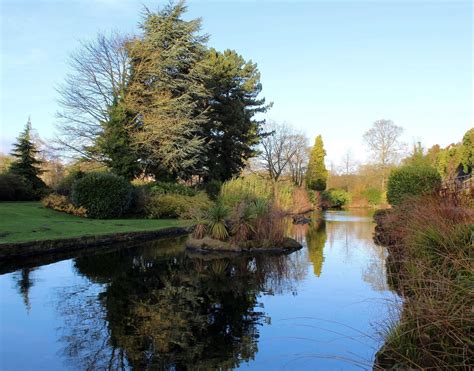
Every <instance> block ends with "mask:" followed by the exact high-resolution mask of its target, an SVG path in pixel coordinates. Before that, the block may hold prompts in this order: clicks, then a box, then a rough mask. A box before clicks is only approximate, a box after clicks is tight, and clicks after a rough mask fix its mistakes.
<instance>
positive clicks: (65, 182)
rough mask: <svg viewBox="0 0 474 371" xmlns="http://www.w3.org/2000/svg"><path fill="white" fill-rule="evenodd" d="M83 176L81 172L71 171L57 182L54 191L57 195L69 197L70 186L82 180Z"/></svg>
mask: <svg viewBox="0 0 474 371" xmlns="http://www.w3.org/2000/svg"><path fill="white" fill-rule="evenodd" d="M84 175H85V173H84V172H83V171H81V170H74V171H71V172H70V173H69V174H68V175H66V176H65V177H64V178H62V179H61V180H60V181H59V182H58V184H57V185H56V186H55V187H54V191H55V192H56V193H57V194H59V195H63V196H70V195H71V191H72V185H73V184H74V182H75V181H76V180H78V179H81V178H83V177H84Z"/></svg>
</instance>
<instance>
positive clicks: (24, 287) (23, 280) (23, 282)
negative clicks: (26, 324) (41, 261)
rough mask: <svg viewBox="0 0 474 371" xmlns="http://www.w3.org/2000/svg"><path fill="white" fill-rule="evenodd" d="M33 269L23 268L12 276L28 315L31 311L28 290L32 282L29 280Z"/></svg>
mask: <svg viewBox="0 0 474 371" xmlns="http://www.w3.org/2000/svg"><path fill="white" fill-rule="evenodd" d="M34 270H35V268H23V269H21V270H20V271H18V272H16V273H15V275H14V276H13V279H14V280H15V283H16V285H17V287H18V291H19V292H20V295H21V297H22V298H23V303H24V304H25V308H26V311H27V312H28V313H29V312H30V310H31V302H30V289H31V287H32V286H33V280H32V279H31V273H32V272H33V271H34Z"/></svg>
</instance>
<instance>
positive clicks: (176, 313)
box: [59, 239, 308, 370]
mask: <svg viewBox="0 0 474 371" xmlns="http://www.w3.org/2000/svg"><path fill="white" fill-rule="evenodd" d="M164 244H166V246H164ZM307 267H308V263H307V260H306V259H305V258H304V256H303V255H301V254H300V252H297V253H295V254H292V255H291V256H253V257H252V256H232V257H223V256H212V255H204V256H202V255H195V254H190V253H186V252H184V251H183V248H182V240H179V239H177V240H167V241H165V242H163V241H162V242H158V243H156V242H155V243H153V244H147V245H143V246H141V247H140V248H137V249H129V250H120V251H117V252H113V253H108V254H103V255H96V256H89V257H83V258H78V259H76V260H75V268H76V270H77V272H78V273H79V274H81V275H83V276H84V277H86V278H87V279H88V281H89V282H88V284H85V285H84V286H78V287H75V288H74V289H73V290H72V291H71V289H69V290H68V291H67V292H66V291H63V292H61V300H60V301H59V302H60V308H59V311H60V314H61V315H62V316H63V317H65V318H64V319H65V326H64V327H63V328H62V332H63V334H64V336H63V338H62V339H63V341H64V342H65V348H64V354H65V356H66V362H67V363H68V364H71V362H75V364H76V365H77V366H78V367H79V368H81V369H84V368H89V369H97V368H106V369H125V368H132V369H149V368H151V369H173V370H175V369H187V368H201V369H209V368H211V369H215V368H222V369H229V368H235V367H237V366H239V364H240V363H241V362H243V361H248V360H251V359H253V358H254V357H255V355H256V353H257V349H258V348H257V341H258V337H259V325H260V324H262V323H264V322H266V323H268V322H270V318H269V317H267V316H266V315H265V313H264V312H263V309H262V308H261V305H260V304H259V302H258V297H259V295H261V294H267V295H268V294H274V293H285V292H292V293H293V294H295V295H296V282H297V281H298V280H301V279H303V278H304V276H305V274H306V272H307ZM90 282H94V283H96V285H93V284H91V283H90Z"/></svg>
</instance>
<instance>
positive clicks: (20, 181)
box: [0, 173, 40, 201]
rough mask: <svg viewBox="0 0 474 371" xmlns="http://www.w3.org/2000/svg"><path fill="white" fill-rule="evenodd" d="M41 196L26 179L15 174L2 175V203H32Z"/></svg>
mask: <svg viewBox="0 0 474 371" xmlns="http://www.w3.org/2000/svg"><path fill="white" fill-rule="evenodd" d="M39 196H40V195H39V194H38V192H37V191H35V190H34V189H33V187H32V185H31V184H30V183H29V182H27V181H26V180H25V179H24V178H22V177H21V176H19V175H15V174H10V173H6V174H0V201H31V200H35V199H38V198H39Z"/></svg>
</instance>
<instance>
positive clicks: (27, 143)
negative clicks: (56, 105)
mask: <svg viewBox="0 0 474 371" xmlns="http://www.w3.org/2000/svg"><path fill="white" fill-rule="evenodd" d="M13 148H14V149H13V151H12V153H11V155H12V156H13V157H14V158H15V161H14V162H13V163H12V164H11V166H10V173H12V174H15V175H17V176H19V177H21V178H22V179H23V180H24V181H25V182H26V183H27V184H28V185H29V186H30V187H31V188H32V190H33V192H34V193H35V195H34V196H40V193H41V191H42V190H44V189H45V188H46V184H45V183H44V182H43V181H42V180H41V179H40V178H39V175H41V173H42V171H41V169H40V166H41V164H42V161H40V160H38V158H37V157H38V152H39V151H38V150H37V148H36V145H35V144H34V142H33V139H32V129H31V121H30V119H28V122H27V123H26V126H25V130H24V131H23V132H22V133H21V134H20V135H19V137H18V139H17V143H15V144H14V145H13ZM32 196H33V195H32Z"/></svg>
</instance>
